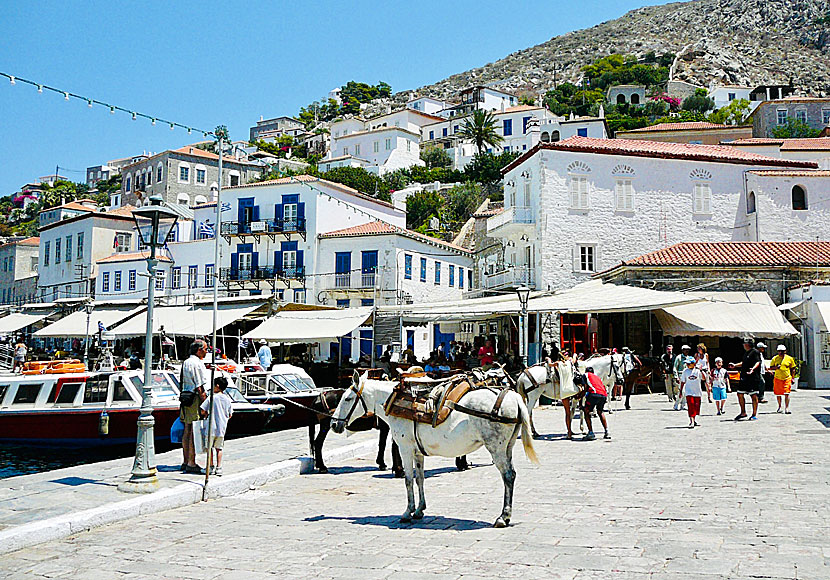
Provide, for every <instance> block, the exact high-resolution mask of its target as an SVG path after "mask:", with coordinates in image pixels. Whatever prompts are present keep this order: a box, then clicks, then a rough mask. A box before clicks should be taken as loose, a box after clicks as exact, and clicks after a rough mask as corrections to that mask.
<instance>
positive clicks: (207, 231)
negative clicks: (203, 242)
mask: <svg viewBox="0 0 830 580" xmlns="http://www.w3.org/2000/svg"><path fill="white" fill-rule="evenodd" d="M213 235H214V231H213V226H212V225H210V224H209V223H207V222H202V223H200V224H199V237H200V238H201V239H204V238H212V237H213Z"/></svg>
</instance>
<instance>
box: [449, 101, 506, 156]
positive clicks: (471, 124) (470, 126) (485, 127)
mask: <svg viewBox="0 0 830 580" xmlns="http://www.w3.org/2000/svg"><path fill="white" fill-rule="evenodd" d="M459 134H460V135H461V136H462V137H466V138H467V139H470V140H472V141H473V142H475V144H476V149H478V152H479V154H481V153H482V151H484V146H485V145H489V146H490V147H496V146H497V145H499V144H500V143H501V142H502V141H504V137H502V136H501V135H499V134H498V133H496V116H495V115H494V114H493V112H492V111H482V110H481V109H476V110H475V111H473V114H472V116H471V117H467V120H466V121H465V122H464V126H463V127H462V128H461V131H460V132H459Z"/></svg>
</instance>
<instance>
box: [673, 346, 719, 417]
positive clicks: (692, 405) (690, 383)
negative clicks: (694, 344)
mask: <svg viewBox="0 0 830 580" xmlns="http://www.w3.org/2000/svg"><path fill="white" fill-rule="evenodd" d="M704 386H705V387H706V392H707V393H708V392H709V387H708V384H707V383H706V381H705V380H704V379H703V376H702V373H701V371H700V369H699V368H697V367H696V366H695V359H694V358H692V357H687V358H686V369H685V370H684V371H683V374H682V375H681V377H680V392H681V395H684V396H685V397H686V407H687V408H688V410H689V429H693V428H695V427H699V425H698V423H697V416H698V415H700V399H701V397H702V396H703V390H702V389H703V387H704ZM709 402H710V403H711V402H712V395H709Z"/></svg>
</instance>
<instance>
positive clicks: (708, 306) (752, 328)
mask: <svg viewBox="0 0 830 580" xmlns="http://www.w3.org/2000/svg"><path fill="white" fill-rule="evenodd" d="M689 294H693V295H696V296H699V297H701V298H704V299H705V301H703V302H696V303H694V304H684V305H680V306H670V307H667V308H663V309H662V310H658V311H657V319H658V320H659V322H660V326H661V327H662V328H663V334H666V335H669V336H731V337H741V336H747V335H749V336H753V337H755V338H783V337H786V336H794V335H797V334H798V331H797V330H796V329H795V327H794V326H793V325H792V324H790V323H789V322H788V321H787V319H786V318H784V316H782V314H781V311H780V310H778V307H777V306H776V305H775V303H774V302H773V301H772V299H771V298H770V297H769V294H767V293H766V292H690V293H689Z"/></svg>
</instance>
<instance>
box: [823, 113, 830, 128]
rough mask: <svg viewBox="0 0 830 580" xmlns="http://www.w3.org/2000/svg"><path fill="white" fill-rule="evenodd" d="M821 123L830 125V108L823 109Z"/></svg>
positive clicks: (826, 125)
mask: <svg viewBox="0 0 830 580" xmlns="http://www.w3.org/2000/svg"><path fill="white" fill-rule="evenodd" d="M821 124H822V125H824V126H825V127H830V109H822V110H821Z"/></svg>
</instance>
